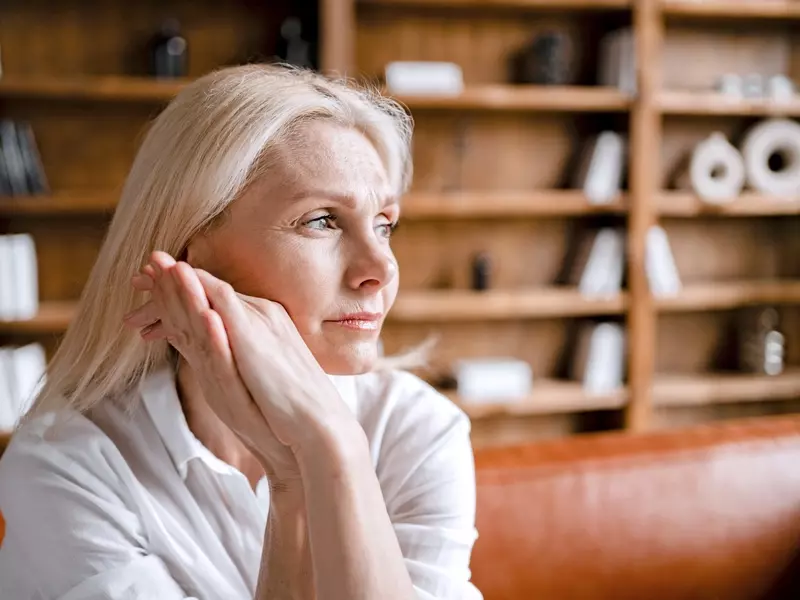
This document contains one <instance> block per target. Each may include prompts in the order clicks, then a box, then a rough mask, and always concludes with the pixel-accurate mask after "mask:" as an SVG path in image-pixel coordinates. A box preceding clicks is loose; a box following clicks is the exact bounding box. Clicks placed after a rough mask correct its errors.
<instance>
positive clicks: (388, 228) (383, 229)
mask: <svg viewBox="0 0 800 600" xmlns="http://www.w3.org/2000/svg"><path fill="white" fill-rule="evenodd" d="M395 229H397V223H396V222H394V223H382V224H381V225H378V231H379V232H380V235H382V236H383V237H385V238H389V237H392V234H393V233H394V231H395Z"/></svg>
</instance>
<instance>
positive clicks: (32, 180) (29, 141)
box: [17, 122, 50, 195]
mask: <svg viewBox="0 0 800 600" xmlns="http://www.w3.org/2000/svg"><path fill="white" fill-rule="evenodd" d="M17 141H18V142H19V146H20V150H21V152H22V159H23V163H24V164H25V177H26V180H27V184H28V192H29V193H30V194H33V195H43V194H49V193H50V186H49V185H48V183H47V177H46V175H45V172H44V165H43V164H42V158H41V156H40V155H39V148H38V147H37V145H36V138H35V137H34V135H33V128H32V127H31V125H30V123H27V122H17Z"/></svg>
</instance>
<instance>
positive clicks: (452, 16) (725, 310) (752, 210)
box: [0, 0, 800, 443]
mask: <svg viewBox="0 0 800 600" xmlns="http://www.w3.org/2000/svg"><path fill="white" fill-rule="evenodd" d="M256 5H258V6H259V7H258V8H257V9H256V8H255V6H256ZM99 7H100V9H99V10H96V9H95V8H94V6H92V7H90V6H88V5H87V4H86V3H85V2H81V0H63V1H61V2H57V3H51V4H49V5H48V6H47V7H46V8H45V7H44V5H43V4H42V3H29V2H26V1H25V0H8V2H6V3H4V5H3V8H0V39H2V40H3V42H2V43H3V76H2V77H0V111H2V115H0V116H2V117H3V118H11V119H24V120H26V121H28V122H30V124H31V126H32V128H33V130H34V132H35V135H36V139H37V142H38V144H39V147H40V150H41V155H42V159H43V162H44V166H45V170H46V172H47V175H48V180H49V182H50V185H51V187H52V189H53V194H52V195H50V196H42V197H27V198H26V197H22V198H0V232H2V233H16V232H30V233H31V235H32V236H33V237H34V239H35V241H36V245H37V254H38V257H39V265H38V266H39V273H40V296H41V298H43V299H45V300H44V301H42V302H41V303H40V311H39V314H38V315H37V316H36V317H35V318H33V319H30V320H27V321H23V322H0V343H3V344H4V343H6V342H8V343H16V342H18V341H19V340H20V339H25V340H27V339H34V340H35V339H41V340H42V341H43V343H45V344H46V345H48V348H49V349H52V347H53V345H54V344H55V342H54V340H56V341H57V339H58V336H59V335H60V334H61V333H63V332H64V331H65V329H66V328H67V327H68V325H69V323H70V322H71V320H72V319H73V317H74V314H75V307H76V302H77V300H78V298H79V297H80V294H81V286H82V283H83V282H85V281H86V279H87V277H88V274H89V272H90V269H91V267H92V265H93V262H94V259H95V257H96V252H97V250H99V248H100V246H101V244H102V240H103V233H104V230H105V226H106V225H105V219H106V218H107V217H108V216H109V215H111V214H112V213H113V211H114V209H115V205H116V202H117V199H118V197H119V190H121V188H122V184H123V182H124V178H125V176H126V174H127V172H128V169H129V168H130V165H131V162H132V160H133V158H134V156H135V152H136V148H137V145H138V143H139V142H140V141H141V138H142V135H143V132H144V131H145V130H146V128H147V126H148V123H149V122H150V121H151V120H152V118H153V117H154V116H155V115H157V114H158V111H159V110H161V108H162V107H163V105H164V104H166V103H167V102H169V101H170V100H171V99H172V98H173V97H174V96H175V95H176V94H177V93H178V92H179V91H180V90H181V89H182V88H183V87H184V86H185V85H187V83H189V82H190V81H192V80H193V79H195V78H196V77H198V76H200V75H202V74H204V73H207V72H209V71H210V70H212V69H216V68H219V67H221V66H223V65H226V64H232V63H235V62H241V61H244V60H248V59H249V57H253V56H254V55H256V54H258V53H263V54H264V55H265V56H270V55H271V51H272V48H270V47H267V46H269V43H270V40H273V39H277V29H278V26H279V23H280V21H279V19H280V18H281V17H280V15H278V10H277V9H276V8H274V7H273V6H272V4H270V3H266V4H264V3H261V4H259V3H173V2H167V3H166V4H164V5H163V6H162V5H158V6H157V5H156V4H143V5H141V6H139V5H137V16H136V19H117V18H111V15H115V14H119V10H120V9H121V8H124V7H123V5H122V4H120V0H100V5H99ZM167 9H168V10H169V12H170V14H172V15H173V16H175V17H176V18H178V19H179V20H180V21H181V22H182V24H185V28H186V29H185V35H186V36H187V39H188V41H189V46H190V54H191V61H190V73H189V76H188V77H187V78H186V79H182V80H177V81H157V80H154V79H152V78H147V77H142V76H140V75H136V74H134V73H135V72H136V70H135V68H133V67H132V66H131V60H130V59H131V51H132V47H133V44H135V43H136V42H137V40H139V39H140V38H141V37H142V35H143V32H147V31H155V30H156V29H157V27H158V25H159V24H160V22H161V19H162V18H163V16H164V11H165V10H167ZM44 11H46V12H44ZM320 14H321V16H320V19H321V21H320V27H319V29H320V33H321V37H320V48H321V55H320V64H321V65H322V67H323V69H324V70H326V71H330V72H335V73H337V74H339V73H346V74H348V75H351V76H353V77H355V78H360V77H362V76H363V77H364V78H366V79H368V80H370V81H379V80H380V76H381V75H382V74H383V70H384V67H385V65H386V63H388V62H390V61H393V60H446V61H453V62H456V63H457V64H459V65H461V67H462V69H463V71H464V80H465V91H464V92H463V93H461V94H458V95H455V96H437V95H422V96H419V95H417V96H399V97H398V100H399V101H400V102H402V103H403V104H404V105H405V106H406V107H407V108H408V110H409V111H410V112H411V114H412V116H413V118H414V121H415V137H414V146H413V151H414V166H415V178H414V182H413V187H412V191H411V192H410V193H408V194H407V195H406V196H405V197H404V198H403V200H402V219H401V220H402V221H403V222H404V223H403V225H402V226H401V227H400V228H399V229H398V231H397V233H396V235H395V237H394V241H393V247H394V249H395V252H396V255H397V257H398V261H399V264H400V267H401V273H402V277H401V280H402V282H403V283H402V285H403V286H404V287H403V288H402V290H401V292H400V294H399V296H398V300H397V303H396V305H395V307H394V309H393V311H392V312H391V313H390V315H389V320H388V321H387V327H386V331H385V332H384V333H385V337H384V344H385V348H386V351H387V353H389V354H393V353H395V352H397V351H399V350H401V349H402V348H404V347H408V346H409V345H413V344H415V343H419V342H420V341H422V340H424V339H425V338H426V337H427V336H428V335H429V334H431V333H441V338H440V343H439V346H438V347H437V350H436V352H437V353H439V354H437V355H436V356H437V357H439V356H441V357H445V358H446V359H447V360H452V359H455V358H459V357H462V356H495V355H505V356H520V357H524V358H525V360H527V361H528V362H529V363H530V364H531V367H532V369H533V373H534V383H533V385H534V387H533V393H532V394H531V396H530V397H529V398H526V399H523V400H522V401H520V402H499V403H497V404H496V405H493V406H474V405H468V404H466V403H463V402H462V401H461V400H460V399H459V398H458V397H457V395H452V394H451V397H453V398H454V400H456V401H457V402H459V404H461V405H462V406H464V408H465V410H466V411H467V412H468V414H469V415H470V416H471V417H472V418H473V419H475V420H476V426H478V428H480V425H478V423H489V424H492V425H491V426H488V425H487V428H486V429H482V430H481V432H480V434H479V435H478V436H477V438H476V439H480V440H481V441H482V442H483V441H490V442H491V443H503V442H504V441H508V440H513V441H522V440H525V439H535V438H537V437H539V436H540V435H542V433H543V432H546V433H547V435H548V436H550V435H554V434H555V433H558V434H559V435H561V434H564V435H566V434H570V433H574V432H576V431H587V430H592V429H597V428H606V427H608V426H609V423H612V424H620V423H621V424H622V426H623V427H624V428H626V429H628V430H631V431H637V430H645V429H648V428H652V427H665V426H670V425H671V423H673V422H674V423H676V424H677V423H681V424H683V423H686V422H687V418H686V417H684V416H682V417H681V418H680V419H677V418H676V419H675V420H674V421H672V420H671V419H672V417H670V410H671V409H672V407H675V408H676V409H679V408H680V410H681V411H682V414H684V413H686V412H687V411H688V412H690V413H691V414H693V415H694V414H696V417H692V418H695V419H696V420H697V421H702V420H704V419H707V418H712V417H715V418H721V417H723V416H724V417H727V416H729V415H731V414H740V413H737V412H736V404H737V403H748V405H747V406H746V407H741V414H754V411H755V412H760V413H762V414H768V413H769V412H771V411H772V412H774V411H775V410H778V409H776V408H775V404H776V401H787V403H786V404H784V405H781V407H780V410H787V408H786V407H788V406H794V404H792V403H791V401H793V400H800V390H798V385H797V378H798V369H800V341H799V340H798V336H797V334H794V332H795V331H797V330H800V265H798V264H797V263H796V261H793V257H796V256H800V242H798V236H797V235H796V232H797V231H798V230H800V197H798V198H792V199H786V200H784V199H777V198H768V197H765V196H763V195H760V194H757V193H755V192H752V191H747V192H744V193H743V194H741V195H740V196H739V197H738V198H736V199H734V200H733V201H732V202H730V203H726V204H724V205H721V206H710V205H707V204H705V203H703V202H702V201H701V200H699V199H698V198H697V197H696V196H695V195H694V194H693V193H691V192H689V191H676V190H670V189H669V187H670V185H671V183H672V181H671V180H670V179H669V175H671V174H672V173H674V171H675V167H676V166H677V165H679V163H680V161H681V160H683V159H685V156H686V155H687V153H688V152H689V151H690V150H691V148H692V147H693V146H694V144H696V143H697V142H698V141H699V140H701V139H704V138H705V137H707V136H708V135H709V134H710V133H711V132H713V131H723V132H724V133H725V134H726V135H728V136H729V138H730V139H736V136H738V135H739V134H740V133H741V132H742V131H743V130H745V129H746V128H747V127H749V126H750V125H751V124H752V123H753V122H755V121H756V120H757V119H760V118H769V117H773V116H781V117H788V118H800V103H798V102H797V101H794V102H791V103H788V104H779V105H778V104H773V103H770V102H767V101H753V100H746V101H742V100H740V101H735V100H730V99H727V98H725V97H722V96H720V95H719V94H716V93H711V92H699V91H696V90H700V89H703V88H704V87H708V86H709V82H713V81H716V80H717V78H718V77H719V76H720V75H721V74H723V73H727V72H753V71H763V73H764V74H774V73H776V72H782V71H785V72H786V73H787V74H788V75H790V76H791V77H792V78H793V79H794V80H795V81H796V82H797V81H800V40H799V39H798V37H799V36H798V28H797V27H796V26H795V25H796V20H797V19H798V17H800V2H797V1H795V0H760V1H758V0H752V1H745V0H727V1H723V0H704V1H702V2H699V1H694V0H691V1H690V0H323V2H322V3H321V5H320ZM756 20H760V21H763V22H759V23H758V24H753V25H751V21H753V22H755V21H756ZM790 20H791V21H790ZM628 24H630V25H631V26H632V27H633V30H634V33H635V41H634V43H635V49H636V56H637V61H638V63H639V65H640V68H639V69H638V71H637V93H636V94H635V95H633V96H629V95H626V94H624V93H621V92H620V91H619V90H616V89H608V88H604V87H599V86H597V85H596V82H597V80H598V77H597V72H596V60H597V55H598V54H599V52H598V49H599V40H601V39H602V37H603V34H604V33H606V32H608V31H611V30H612V29H614V28H616V27H618V26H625V25H628ZM270 28H272V29H270ZM555 30H560V31H564V32H566V33H567V34H569V35H571V36H572V37H573V39H574V40H576V42H577V44H576V50H577V51H578V63H579V64H578V65H577V66H578V67H579V69H577V71H576V73H577V75H576V78H575V80H574V82H575V84H574V85H570V86H563V87H561V86H557V87H548V86H533V85H514V84H511V83H509V77H508V59H509V57H510V55H511V53H513V52H515V51H516V50H517V49H519V48H521V47H522V46H523V45H524V44H526V43H528V42H529V41H530V40H531V38H532V37H533V36H534V35H536V34H538V33H542V32H545V31H555ZM82 31H97V32H98V33H97V36H96V39H94V37H93V36H79V35H76V33H75V32H82ZM253 43H255V44H256V46H257V48H256V49H255V50H254V47H253V46H252V44H253ZM98 44H99V45H98ZM259 44H260V45H259ZM675 44H679V45H680V44H684V46H683V47H682V49H681V50H682V52H680V53H678V58H677V59H675V57H674V56H672V60H668V59H669V58H670V56H671V55H670V50H671V49H674V45H675ZM687 57H698V60H690V59H689V58H687ZM700 58H702V60H700ZM698 117H701V118H698ZM606 129H613V130H615V131H619V132H621V133H623V134H625V135H626V138H627V139H628V141H629V148H628V165H627V167H628V169H627V170H628V177H627V188H628V189H626V190H625V192H624V193H622V194H620V196H619V198H617V199H615V201H614V202H612V203H611V204H608V205H603V206H595V205H592V204H590V203H589V202H588V201H587V199H586V198H585V197H584V195H583V194H582V192H581V191H580V190H571V189H564V187H565V186H567V185H569V184H570V182H571V180H572V177H571V176H572V174H573V168H574V162H575V158H576V154H577V151H578V150H579V145H578V144H579V143H580V142H581V141H582V140H584V139H586V137H587V136H589V135H593V134H595V133H599V132H600V131H603V130H606ZM622 224H624V225H625V226H626V228H627V252H626V261H627V262H626V269H627V273H626V286H627V289H626V290H625V291H624V292H623V293H621V294H619V295H618V296H615V297H612V298H609V299H602V300H593V299H589V298H585V297H583V296H581V295H580V293H579V292H578V290H577V289H575V288H572V287H553V286H551V282H553V281H562V280H563V279H562V277H561V275H563V272H562V268H563V266H564V261H565V258H566V257H567V256H568V255H569V251H570V250H571V249H572V246H571V244H572V243H573V241H574V237H573V235H574V234H580V233H581V232H582V231H583V230H584V228H586V229H592V228H596V227H602V226H607V225H610V226H619V225H622ZM657 224H660V225H662V226H663V227H664V228H665V230H667V233H668V235H669V236H670V242H671V245H672V246H673V252H674V253H675V256H676V262H677V263H678V269H679V273H680V275H681V278H682V280H683V282H684V289H683V290H682V291H681V293H680V294H678V295H677V296H676V297H674V298H655V297H653V295H652V294H651V292H650V290H649V285H648V281H647V277H646V272H645V262H646V249H645V240H646V236H647V232H648V230H649V228H650V227H651V226H653V225H657ZM477 252H487V253H488V254H489V255H490V257H491V264H492V266H493V272H492V289H491V290H488V291H486V292H473V291H470V290H469V289H468V288H469V273H470V267H471V265H470V261H471V257H473V256H474V255H475V253H477ZM445 288H446V289H445ZM761 304H767V305H771V306H775V307H776V308H777V310H778V311H779V313H780V317H781V324H782V328H783V331H784V333H785V334H786V336H787V348H786V362H787V371H786V373H785V374H784V375H781V376H779V377H774V378H771V377H762V376H756V375H747V374H726V373H720V372H718V369H719V368H721V367H722V365H717V364H716V363H715V362H714V360H715V354H714V353H715V349H716V348H717V347H718V346H720V345H721V344H722V340H725V339H727V337H726V336H727V334H729V333H730V332H729V331H728V329H729V327H730V323H731V322H732V321H733V318H732V317H733V315H734V313H735V311H736V310H737V309H739V308H740V307H745V306H751V305H761ZM603 320H610V321H614V322H619V321H623V320H624V321H625V323H626V325H627V334H628V362H627V374H628V375H627V381H626V384H625V387H624V388H623V389H620V390H617V391H615V392H613V393H610V394H604V395H590V394H586V393H585V392H584V391H583V389H582V386H581V385H580V384H579V383H577V382H570V381H563V380H560V379H559V377H561V376H562V375H563V374H564V367H565V362H566V361H568V360H569V357H570V356H571V351H572V350H571V346H570V344H571V339H572V336H573V333H574V332H575V328H576V327H580V326H581V325H582V324H583V323H584V322H595V321H603ZM722 345H724V344H722ZM726 364H727V363H726ZM761 400H764V401H771V402H764V403H763V406H762V405H761V404H759V401H761ZM720 404H733V405H734V406H733V407H730V406H726V407H719V406H718V405H720ZM701 406H702V407H703V408H702V409H701V408H699V407H701ZM681 407H683V408H681ZM693 407H698V408H697V410H695V409H694V408H693ZM662 408H663V409H664V410H662ZM722 408H724V410H722ZM655 409H658V410H655ZM717 409H719V410H717ZM596 411H619V414H616V415H611V416H612V417H613V418H612V419H605V415H600V416H601V417H603V418H601V419H599V420H597V421H595V420H594V419H595V417H596V416H597V415H596V414H595V413H596ZM675 412H676V411H672V414H674V413H675ZM604 419H605V420H604ZM689 420H691V419H689ZM500 421H502V422H504V423H506V424H509V423H512V425H509V428H508V429H504V428H503V427H498V428H495V427H494V425H497V423H498V422H500ZM512 429H513V435H512V434H509V433H508V431H511V430H512ZM474 431H475V430H473V432H474Z"/></svg>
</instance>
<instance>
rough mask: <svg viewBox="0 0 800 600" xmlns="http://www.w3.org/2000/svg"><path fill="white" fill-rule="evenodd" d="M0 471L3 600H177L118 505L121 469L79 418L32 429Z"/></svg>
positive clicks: (122, 499) (136, 524)
mask: <svg viewBox="0 0 800 600" xmlns="http://www.w3.org/2000/svg"><path fill="white" fill-rule="evenodd" d="M30 425H31V427H28V428H27V429H26V428H23V429H22V430H20V431H19V432H18V433H17V434H15V435H14V437H13V439H12V442H11V445H10V447H9V448H8V449H7V450H6V452H5V454H4V455H3V458H2V460H1V461H0V511H2V514H3V517H4V519H5V523H6V532H5V538H4V539H3V540H1V541H0V582H2V583H1V584H0V588H2V594H0V596H2V597H3V598H8V599H9V600H28V599H33V598H36V599H37V600H40V599H41V600H51V599H52V600H101V599H102V600H122V599H123V598H124V599H125V600H145V599H148V600H150V599H153V598H159V599H160V600H185V599H186V595H185V594H184V593H183V592H182V590H181V589H180V587H179V586H178V584H177V583H175V581H174V580H173V579H172V578H171V577H170V575H169V573H168V571H167V568H166V566H165V565H164V563H163V562H162V561H161V560H160V559H159V558H158V557H157V556H153V555H148V553H147V552H146V551H145V547H146V543H145V539H144V533H143V529H142V527H141V524H140V520H139V518H138V516H137V514H135V513H134V512H133V511H132V510H131V508H130V506H129V504H130V498H127V497H126V491H125V481H126V479H127V478H128V477H130V474H129V473H126V472H125V470H126V469H127V465H126V464H125V461H124V460H123V458H122V456H121V455H120V454H119V452H118V450H117V448H116V447H115V446H114V445H113V443H112V442H111V441H110V440H109V439H108V438H107V437H106V436H105V434H103V433H102V432H101V431H100V430H99V429H98V428H97V427H96V426H95V425H94V424H92V423H91V422H90V421H88V420H87V419H84V418H83V417H81V416H76V417H75V418H74V419H71V420H70V421H68V422H65V423H63V424H59V428H60V429H59V433H58V434H57V435H56V436H54V437H53V439H50V438H49V435H48V434H49V433H50V432H49V431H48V429H45V428H41V427H40V428H38V429H37V426H36V422H32V423H31V424H30Z"/></svg>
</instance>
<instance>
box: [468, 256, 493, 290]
mask: <svg viewBox="0 0 800 600" xmlns="http://www.w3.org/2000/svg"><path fill="white" fill-rule="evenodd" d="M491 267H492V265H491V262H490V260H489V255H488V254H486V253H485V252H480V253H478V254H476V255H475V258H473V259H472V289H473V290H478V291H484V290H488V289H489V287H490V286H491V270H492V269H491Z"/></svg>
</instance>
